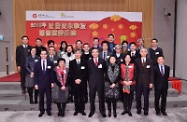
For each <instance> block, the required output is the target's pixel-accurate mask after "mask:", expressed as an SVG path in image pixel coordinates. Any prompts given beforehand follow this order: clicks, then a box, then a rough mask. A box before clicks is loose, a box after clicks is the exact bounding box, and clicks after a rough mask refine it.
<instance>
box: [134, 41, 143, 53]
mask: <svg viewBox="0 0 187 122" xmlns="http://www.w3.org/2000/svg"><path fill="white" fill-rule="evenodd" d="M137 43H138V46H137V48H136V50H137V52H138V53H140V49H141V48H145V47H144V39H143V38H139V39H138V40H137Z"/></svg>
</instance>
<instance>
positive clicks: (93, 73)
mask: <svg viewBox="0 0 187 122" xmlns="http://www.w3.org/2000/svg"><path fill="white" fill-rule="evenodd" d="M88 73H89V78H88V81H89V86H90V87H92V88H95V87H104V83H105V73H106V63H105V60H103V59H102V58H98V66H96V65H95V63H94V61H93V59H90V60H89V61H88Z"/></svg>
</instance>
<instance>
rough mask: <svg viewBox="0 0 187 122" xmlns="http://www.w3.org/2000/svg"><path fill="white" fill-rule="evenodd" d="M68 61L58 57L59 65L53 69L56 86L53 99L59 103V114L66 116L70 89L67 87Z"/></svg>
mask: <svg viewBox="0 0 187 122" xmlns="http://www.w3.org/2000/svg"><path fill="white" fill-rule="evenodd" d="M65 63H66V61H65V59H63V58H60V59H58V61H57V66H56V67H55V69H54V71H53V77H54V83H55V84H54V88H53V92H52V93H53V101H54V103H56V104H57V108H58V116H62V117H64V116H65V109H66V102H67V100H68V89H67V87H66V81H67V69H66V65H65Z"/></svg>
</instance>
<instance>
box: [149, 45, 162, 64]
mask: <svg viewBox="0 0 187 122" xmlns="http://www.w3.org/2000/svg"><path fill="white" fill-rule="evenodd" d="M158 56H163V51H162V48H159V47H157V49H156V50H153V49H152V48H149V50H148V57H149V58H150V59H151V60H153V63H154V65H157V58H158Z"/></svg>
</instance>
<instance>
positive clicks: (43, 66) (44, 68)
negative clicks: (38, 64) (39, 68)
mask: <svg viewBox="0 0 187 122" xmlns="http://www.w3.org/2000/svg"><path fill="white" fill-rule="evenodd" d="M43 73H44V74H45V61H43Z"/></svg>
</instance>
